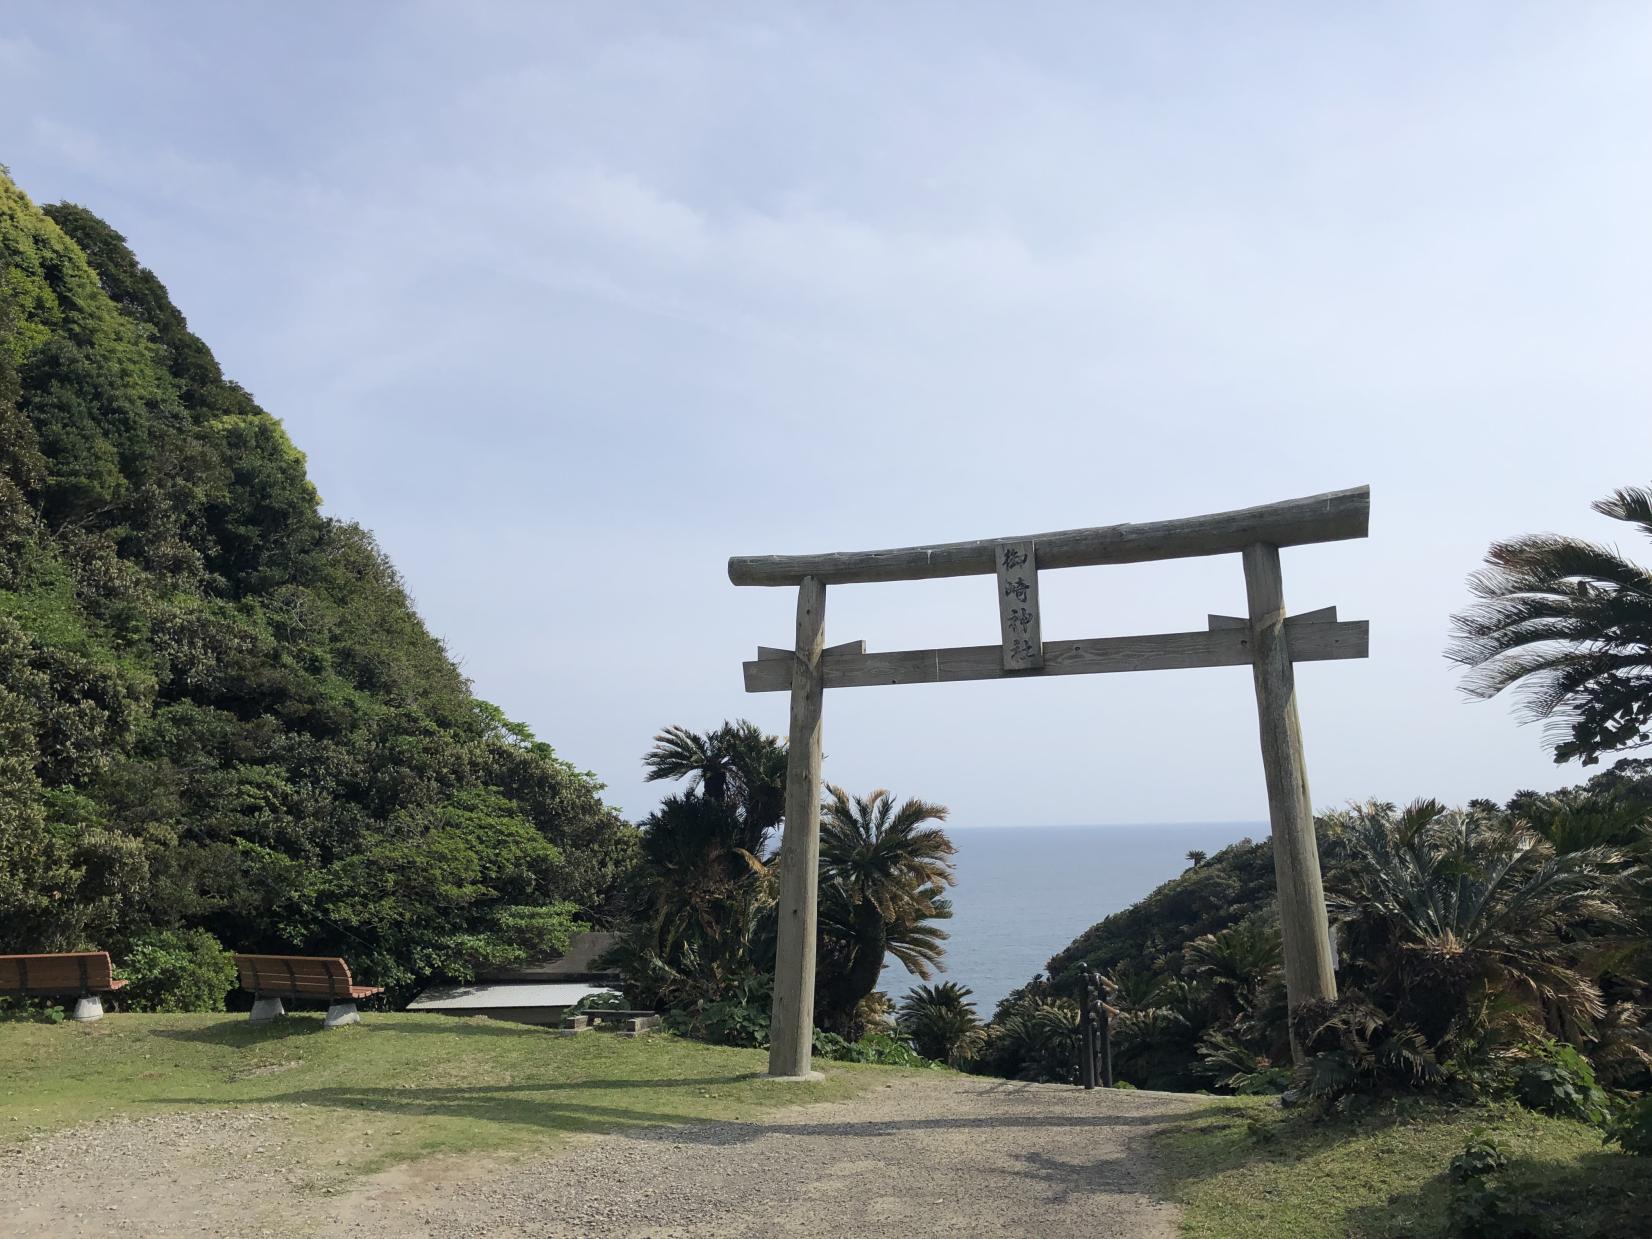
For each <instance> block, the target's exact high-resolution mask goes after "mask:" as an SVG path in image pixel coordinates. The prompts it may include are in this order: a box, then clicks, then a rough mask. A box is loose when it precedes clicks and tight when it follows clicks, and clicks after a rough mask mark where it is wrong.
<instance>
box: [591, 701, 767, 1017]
mask: <svg viewBox="0 0 1652 1239" xmlns="http://www.w3.org/2000/svg"><path fill="white" fill-rule="evenodd" d="M643 763H644V765H645V767H646V768H647V771H648V778H649V779H650V780H655V779H687V780H688V790H687V792H686V793H685V794H683V795H674V796H667V797H666V798H665V800H664V802H663V803H662V804H661V805H660V807H659V809H658V810H657V811H656V812H654V813H653V814H651V815H650V816H649V818H648V820H647V821H646V822H644V823H643V829H642V862H643V863H642V866H641V874H640V877H639V880H638V882H637V883H636V889H635V901H636V904H637V906H636V908H635V912H636V915H635V917H634V919H633V923H632V927H631V929H630V930H629V931H628V932H627V934H626V940H625V943H624V945H623V947H622V951H621V955H622V957H623V959H624V961H625V970H626V973H627V977H628V979H632V980H633V988H634V989H635V990H636V991H637V993H638V994H639V995H640V996H641V999H642V1000H645V1001H649V1002H654V1001H667V1002H672V1003H674V1004H679V1005H680V1004H689V1003H694V1002H706V1001H715V1000H717V999H718V998H720V997H722V996H723V995H724V993H725V992H727V991H728V990H729V988H730V987H731V986H733V985H736V984H738V983H739V982H740V981H741V980H742V979H743V978H744V977H745V976H746V975H747V974H749V973H751V972H752V971H754V970H757V969H760V968H761V967H762V965H761V963H760V960H761V957H762V956H763V955H764V953H765V947H766V946H767V942H766V941H765V939H766V938H768V937H770V936H772V927H773V926H772V920H773V918H772V916H770V915H769V910H770V909H771V908H772V905H773V882H772V880H771V874H770V872H769V866H768V864H767V859H768V855H767V854H768V851H769V839H770V836H771V834H772V833H773V831H774V828H775V826H776V825H778V824H779V821H780V818H781V813H782V808H783V805H784V789H785V770H786V750H785V746H784V745H782V744H781V743H780V741H779V740H777V739H776V738H775V737H773V736H768V735H765V734H764V733H763V732H762V731H761V730H760V729H759V728H758V727H756V726H755V725H754V724H752V723H749V722H746V721H745V720H743V719H742V720H739V721H736V722H732V723H728V722H725V723H723V724H722V725H721V726H720V727H717V728H715V729H714V730H712V731H708V732H705V733H704V734H701V733H699V732H694V731H690V730H689V729H688V728H686V727H667V728H666V729H665V730H664V731H662V732H660V734H659V735H657V736H655V737H654V747H653V748H651V749H650V750H649V751H648V753H647V754H646V755H645V756H644V758H643ZM770 949H772V948H770Z"/></svg>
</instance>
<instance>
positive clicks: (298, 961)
mask: <svg viewBox="0 0 1652 1239" xmlns="http://www.w3.org/2000/svg"><path fill="white" fill-rule="evenodd" d="M235 970H236V972H237V973H239V974H240V977H241V988H242V989H244V990H248V991H250V992H251V994H252V996H253V1002H252V1014H251V1016H250V1017H249V1018H250V1019H251V1021H252V1022H253V1023H254V1024H262V1023H265V1022H266V1021H268V1020H273V1019H275V1018H276V1016H278V1015H285V1014H287V1008H286V1006H285V1005H283V1003H284V1000H287V999H291V1000H294V1001H298V1000H305V1001H310V1002H314V1001H317V1000H319V999H323V998H325V999H326V1000H327V1003H328V1006H327V1018H326V1020H325V1021H324V1022H323V1023H322V1027H323V1028H338V1027H339V1026H340V1025H343V1024H355V1023H358V1022H359V1021H360V1020H361V1015H360V1013H359V1012H357V1010H356V999H358V998H371V997H372V996H373V995H374V994H382V993H383V992H384V990H383V988H382V987H380V986H375V985H357V984H356V983H355V982H354V981H352V980H351V979H350V965H349V964H346V963H345V962H344V961H343V960H342V959H338V958H336V957H334V958H329V957H328V956H324V955H237V956H236V957H235Z"/></svg>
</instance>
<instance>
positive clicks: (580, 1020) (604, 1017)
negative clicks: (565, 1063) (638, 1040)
mask: <svg viewBox="0 0 1652 1239" xmlns="http://www.w3.org/2000/svg"><path fill="white" fill-rule="evenodd" d="M607 1021H614V1022H615V1023H620V1024H624V1025H625V1027H623V1028H621V1029H620V1035H621V1036H624V1037H640V1036H642V1035H643V1033H647V1032H653V1031H654V1030H655V1029H656V1028H658V1027H659V1026H660V1013H659V1012H658V1011H616V1010H614V1009H613V1008H612V1007H591V1008H590V1009H588V1010H585V1011H581V1012H579V1013H578V1014H576V1015H566V1016H563V1017H562V1028H561V1030H560V1031H561V1033H562V1035H563V1036H564V1037H572V1036H574V1035H576V1034H578V1033H582V1032H584V1031H586V1030H587V1029H589V1028H591V1027H592V1026H594V1025H596V1024H599V1023H604V1022H607Z"/></svg>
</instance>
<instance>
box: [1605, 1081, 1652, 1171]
mask: <svg viewBox="0 0 1652 1239" xmlns="http://www.w3.org/2000/svg"><path fill="white" fill-rule="evenodd" d="M1606 1138H1607V1139H1608V1140H1610V1141H1611V1142H1612V1143H1614V1144H1616V1145H1618V1146H1619V1147H1620V1148H1622V1149H1623V1151H1624V1152H1625V1153H1633V1154H1634V1155H1635V1156H1636V1157H1652V1096H1648V1097H1642V1098H1641V1099H1640V1100H1639V1101H1636V1102H1631V1103H1630V1104H1629V1105H1626V1106H1624V1107H1623V1109H1621V1110H1619V1111H1618V1112H1617V1114H1616V1115H1614V1116H1613V1117H1612V1119H1611V1121H1610V1122H1608V1123H1607V1125H1606Z"/></svg>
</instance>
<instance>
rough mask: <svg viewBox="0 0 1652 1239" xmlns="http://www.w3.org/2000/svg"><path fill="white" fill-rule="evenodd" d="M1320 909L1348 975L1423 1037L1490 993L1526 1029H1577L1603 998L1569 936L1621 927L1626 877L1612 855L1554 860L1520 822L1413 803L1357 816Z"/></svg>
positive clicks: (1451, 1028)
mask: <svg viewBox="0 0 1652 1239" xmlns="http://www.w3.org/2000/svg"><path fill="white" fill-rule="evenodd" d="M1342 838H1343V843H1344V846H1345V847H1346V849H1347V857H1348V861H1349V863H1348V864H1346V865H1343V866H1339V868H1338V870H1337V872H1336V882H1335V885H1334V887H1333V889H1332V890H1331V891H1330V892H1329V898H1328V901H1327V902H1328V904H1329V906H1330V909H1331V913H1332V917H1333V919H1335V920H1337V921H1338V922H1340V923H1341V924H1342V925H1343V927H1344V930H1345V933H1346V940H1347V944H1348V950H1347V958H1348V960H1349V966H1350V968H1351V969H1352V970H1353V972H1354V973H1355V978H1354V979H1355V980H1356V981H1357V982H1359V983H1360V984H1362V985H1363V986H1365V987H1366V988H1367V989H1368V991H1369V992H1370V993H1371V994H1372V996H1373V997H1378V996H1380V997H1381V998H1382V999H1383V1000H1384V1001H1385V1004H1386V1005H1387V1006H1388V1007H1389V1008H1390V1009H1391V1010H1392V1011H1393V1012H1394V1014H1395V1015H1397V1016H1398V1017H1399V1018H1400V1019H1401V1020H1403V1021H1405V1022H1407V1023H1410V1024H1413V1025H1415V1026H1416V1027H1417V1028H1420V1029H1422V1030H1423V1031H1424V1032H1425V1033H1426V1034H1427V1035H1428V1038H1429V1041H1430V1043H1433V1044H1438V1043H1439V1042H1440V1040H1441V1039H1442V1038H1444V1037H1447V1036H1450V1035H1452V1034H1453V1033H1454V1032H1455V1031H1456V1028H1455V1025H1457V1024H1458V1023H1459V1022H1460V1021H1462V1020H1464V1019H1465V1018H1469V1017H1470V1016H1471V1013H1472V1010H1473V1008H1474V1007H1475V1004H1477V1003H1478V1002H1480V1001H1481V1000H1482V999H1484V998H1486V997H1487V996H1491V997H1497V998H1505V999H1513V1000H1516V1001H1519V1002H1522V1003H1523V1004H1524V1005H1525V1009H1526V1012H1527V1014H1526V1016H1525V1017H1524V1019H1525V1022H1527V1023H1529V1024H1532V1025H1534V1026H1535V1025H1536V1024H1540V1023H1547V1024H1550V1025H1551V1026H1553V1025H1556V1024H1557V1023H1558V1024H1561V1025H1563V1026H1565V1025H1569V1026H1571V1027H1586V1026H1587V1025H1588V1024H1589V1023H1590V1022H1591V1021H1593V1020H1595V1019H1598V1018H1599V1017H1600V1016H1601V1015H1602V1014H1603V1010H1604V1009H1603V1006H1602V1002H1601V992H1600V988H1599V986H1598V985H1597V984H1596V982H1595V980H1594V978H1593V977H1592V976H1591V975H1590V974H1589V971H1588V969H1587V968H1586V967H1585V966H1584V964H1583V961H1582V960H1581V958H1580V948H1579V946H1578V944H1577V943H1576V942H1575V941H1573V938H1575V936H1576V931H1578V930H1579V929H1582V928H1584V927H1595V928H1603V927H1611V926H1617V925H1622V924H1624V923H1625V921H1626V920H1627V919H1628V918H1627V906H1626V899H1627V897H1628V893H1629V891H1628V886H1627V884H1626V882H1627V878H1628V876H1629V874H1628V873H1627V872H1626V870H1625V866H1624V858H1623V856H1622V854H1621V853H1620V852H1618V851H1616V850H1615V849H1612V848H1606V847H1588V848H1581V849H1579V850H1577V851H1573V852H1569V853H1566V854H1557V853H1556V852H1555V850H1554V848H1553V847H1552V846H1550V844H1549V843H1548V842H1547V841H1546V840H1544V839H1542V838H1541V837H1540V836H1538V835H1537V834H1535V833H1534V832H1533V831H1531V830H1529V829H1527V828H1526V826H1525V825H1524V823H1521V822H1519V821H1507V820H1504V819H1502V818H1499V817H1496V816H1494V815H1491V814H1486V813H1464V812H1460V811H1453V812H1447V811H1446V810H1444V809H1442V808H1441V806H1440V805H1438V804H1436V803H1435V802H1433V801H1418V802H1417V803H1415V804H1413V805H1411V806H1410V807H1409V808H1407V809H1406V810H1405V811H1404V812H1403V813H1396V812H1395V810H1394V807H1393V806H1392V805H1370V806H1366V807H1365V808H1363V809H1360V810H1358V811H1356V812H1355V813H1354V814H1353V816H1352V820H1351V821H1350V822H1349V824H1348V826H1347V828H1346V829H1345V831H1344V833H1343V836H1342Z"/></svg>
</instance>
